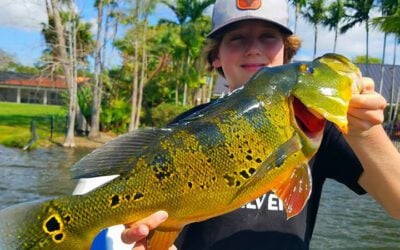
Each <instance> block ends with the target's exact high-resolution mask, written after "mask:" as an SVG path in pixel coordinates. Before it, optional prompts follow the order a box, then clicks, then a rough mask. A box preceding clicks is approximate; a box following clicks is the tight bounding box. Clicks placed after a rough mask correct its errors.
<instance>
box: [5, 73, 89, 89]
mask: <svg viewBox="0 0 400 250" xmlns="http://www.w3.org/2000/svg"><path fill="white" fill-rule="evenodd" d="M86 80H87V79H86V78H78V84H79V83H82V82H84V81H86ZM0 85H7V86H24V87H40V88H53V89H54V88H55V89H67V84H66V82H65V79H64V78H62V77H54V78H50V77H45V76H33V75H30V74H23V73H15V72H0Z"/></svg>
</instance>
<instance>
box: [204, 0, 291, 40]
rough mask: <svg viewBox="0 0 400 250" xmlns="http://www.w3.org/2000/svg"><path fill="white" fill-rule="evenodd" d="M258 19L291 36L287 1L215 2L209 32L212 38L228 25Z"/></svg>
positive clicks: (221, 0)
mask: <svg viewBox="0 0 400 250" xmlns="http://www.w3.org/2000/svg"><path fill="white" fill-rule="evenodd" d="M248 19H258V20H264V21H268V22H270V23H273V24H275V25H277V26H278V27H279V28H281V30H282V31H283V32H286V33H288V34H293V32H292V30H291V29H290V28H289V26H288V23H289V8H288V1H287V0H216V1H215V5H214V9H213V14H212V26H211V32H210V33H209V34H208V35H207V36H208V37H212V36H213V35H214V34H215V33H216V32H217V31H219V30H221V29H222V28H224V27H226V26H227V25H229V24H232V23H235V22H238V21H243V20H248Z"/></svg>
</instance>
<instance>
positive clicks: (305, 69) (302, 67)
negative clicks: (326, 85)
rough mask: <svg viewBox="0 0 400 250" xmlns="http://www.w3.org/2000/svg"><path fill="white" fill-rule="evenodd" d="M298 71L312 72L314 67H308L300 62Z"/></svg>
mask: <svg viewBox="0 0 400 250" xmlns="http://www.w3.org/2000/svg"><path fill="white" fill-rule="evenodd" d="M300 72H301V73H306V74H313V73H314V68H312V67H308V66H307V65H306V64H300Z"/></svg>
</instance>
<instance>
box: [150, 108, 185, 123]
mask: <svg viewBox="0 0 400 250" xmlns="http://www.w3.org/2000/svg"><path fill="white" fill-rule="evenodd" d="M189 108H190V107H189V106H182V105H176V104H171V103H162V104H160V105H158V106H157V107H155V108H153V109H152V110H151V116H152V123H151V124H149V125H151V126H153V127H163V126H165V125H166V124H168V122H170V121H171V120H172V119H173V118H175V117H176V116H177V115H179V114H181V113H182V112H184V111H186V110H188V109H189Z"/></svg>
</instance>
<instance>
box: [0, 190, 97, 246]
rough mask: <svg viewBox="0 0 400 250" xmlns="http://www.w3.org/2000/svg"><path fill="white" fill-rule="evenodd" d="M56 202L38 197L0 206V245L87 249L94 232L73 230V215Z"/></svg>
mask: <svg viewBox="0 0 400 250" xmlns="http://www.w3.org/2000/svg"><path fill="white" fill-rule="evenodd" d="M68 197H70V196H68ZM65 198H67V197H63V199H65ZM57 202H58V199H46V200H43V199H42V200H37V201H33V202H25V203H21V204H17V205H14V206H11V207H8V208H6V209H4V210H1V211H0V236H1V237H0V249H5V250H7V249H39V248H40V249H89V248H90V245H91V242H92V238H93V237H94V236H95V234H94V233H87V232H85V233H84V236H83V237H82V235H78V234H79V233H80V232H81V231H79V232H73V231H74V230H71V229H70V226H71V224H74V221H73V216H72V215H71V214H69V213H68V212H66V211H67V210H64V209H60V208H59V207H58V206H56V205H55V204H57ZM75 233H78V234H75Z"/></svg>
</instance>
